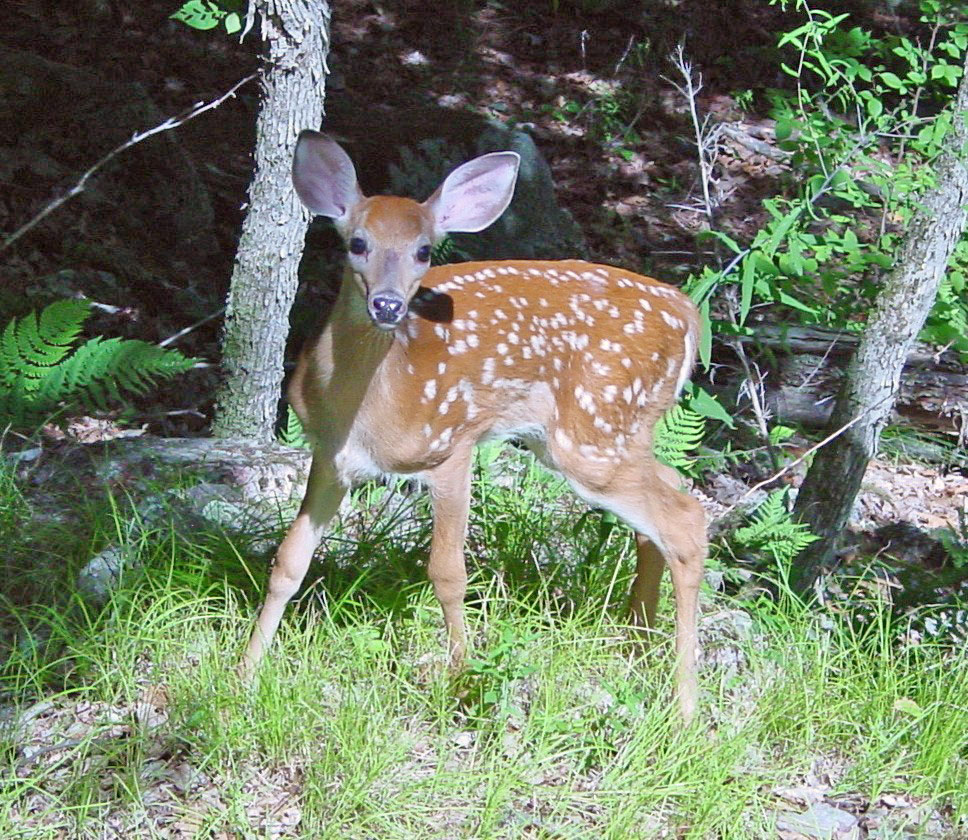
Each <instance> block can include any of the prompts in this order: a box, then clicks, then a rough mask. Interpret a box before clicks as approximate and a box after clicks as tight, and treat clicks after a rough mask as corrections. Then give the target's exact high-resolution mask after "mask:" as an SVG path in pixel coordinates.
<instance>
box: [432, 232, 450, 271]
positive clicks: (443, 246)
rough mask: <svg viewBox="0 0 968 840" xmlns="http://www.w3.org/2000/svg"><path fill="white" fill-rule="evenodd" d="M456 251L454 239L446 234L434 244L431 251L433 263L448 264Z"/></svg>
mask: <svg viewBox="0 0 968 840" xmlns="http://www.w3.org/2000/svg"><path fill="white" fill-rule="evenodd" d="M455 251H456V246H455V245H454V240H453V239H451V238H450V237H449V236H445V237H444V238H443V239H441V240H440V242H438V243H437V244H436V245H434V249H433V251H431V252H430V261H431V263H432V264H433V265H446V264H447V263H448V262H450V260H451V258H452V257H453V256H454V252H455Z"/></svg>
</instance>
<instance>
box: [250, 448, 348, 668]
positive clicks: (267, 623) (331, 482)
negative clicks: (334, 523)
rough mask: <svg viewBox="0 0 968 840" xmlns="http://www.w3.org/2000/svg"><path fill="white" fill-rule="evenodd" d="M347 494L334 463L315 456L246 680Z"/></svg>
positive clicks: (278, 557)
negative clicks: (337, 475)
mask: <svg viewBox="0 0 968 840" xmlns="http://www.w3.org/2000/svg"><path fill="white" fill-rule="evenodd" d="M345 493H346V487H345V486H343V484H341V483H340V481H339V480H338V478H337V477H336V473H335V471H334V469H333V466H332V462H331V461H330V460H329V459H321V458H319V457H317V456H314V457H313V464H312V467H311V468H310V471H309V483H308V485H307V487H306V495H305V497H304V498H303V502H302V505H301V507H300V509H299V515H298V516H297V517H296V519H295V521H293V523H292V525H291V526H290V528H289V531H288V533H287V534H286V538H285V539H284V540H283V541H282V544H281V545H280V546H279V551H278V552H277V553H276V559H275V562H274V564H273V568H272V574H271V575H270V576H269V592H268V594H267V595H266V600H265V604H264V605H263V607H262V611H261V612H260V613H259V619H258V621H257V622H256V626H255V629H254V630H253V631H252V636H251V638H250V639H249V644H248V647H247V648H246V650H245V655H244V657H243V659H242V665H241V672H242V676H243V678H245V679H248V678H250V677H251V676H252V674H253V673H254V672H255V669H256V666H257V665H258V664H259V661H260V660H261V659H262V656H263V654H264V653H265V651H266V648H268V647H269V644H270V643H271V642H272V637H273V636H274V635H275V634H276V629H277V628H278V627H279V622H280V620H281V619H282V613H283V611H284V610H285V608H286V604H287V603H288V602H289V599H290V598H292V596H293V595H295V594H296V590H298V589H299V585H300V584H301V583H302V581H303V578H304V577H305V576H306V570H307V569H308V568H309V561H310V560H311V559H312V556H313V552H314V551H315V550H316V546H318V545H319V541H320V539H322V536H323V532H324V531H325V529H326V526H327V524H328V523H329V520H330V519H331V518H332V517H333V514H335V513H336V511H337V510H338V509H339V503H340V501H342V499H343V496H344V495H345Z"/></svg>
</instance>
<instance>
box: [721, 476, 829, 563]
mask: <svg viewBox="0 0 968 840" xmlns="http://www.w3.org/2000/svg"><path fill="white" fill-rule="evenodd" d="M751 520H752V521H751V522H750V524H749V525H746V526H744V527H743V528H737V529H736V531H735V532H734V534H733V539H734V540H735V542H736V543H738V544H739V545H741V546H743V547H744V548H745V549H746V550H747V551H748V552H754V553H756V552H763V551H766V552H769V553H770V554H771V555H772V556H773V559H774V560H776V562H777V563H778V564H779V565H781V566H784V565H786V564H789V563H790V562H791V561H792V560H793V558H794V557H796V556H797V555H798V554H799V553H800V552H801V551H802V550H803V549H804V548H806V547H807V546H808V545H810V543H812V542H814V541H816V540H817V539H819V537H816V536H815V535H814V534H811V533H810V531H809V530H808V529H807V526H806V525H804V524H802V523H800V522H794V521H793V517H792V516H791V515H790V512H789V510H787V491H786V490H777V491H776V492H774V493H770V495H769V496H767V497H766V499H765V500H764V501H763V503H762V504H761V505H760V506H759V507H757V508H756V510H755V511H754V512H753V514H752V516H751Z"/></svg>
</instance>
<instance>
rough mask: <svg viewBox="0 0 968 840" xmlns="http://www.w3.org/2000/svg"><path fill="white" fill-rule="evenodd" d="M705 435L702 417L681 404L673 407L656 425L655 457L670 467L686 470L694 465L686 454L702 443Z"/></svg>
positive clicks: (693, 461) (704, 421) (704, 424)
mask: <svg viewBox="0 0 968 840" xmlns="http://www.w3.org/2000/svg"><path fill="white" fill-rule="evenodd" d="M705 433H706V420H705V418H704V417H702V416H701V415H700V414H697V413H696V412H695V411H693V410H692V409H691V408H687V407H686V406H684V405H682V404H677V405H674V406H673V407H672V408H671V409H670V410H669V411H667V412H666V413H665V415H664V416H663V417H662V418H661V419H660V420H659V422H658V423H656V426H655V442H654V444H653V450H654V451H655V457H656V458H657V459H658V460H660V461H661V462H662V463H663V464H668V465H669V466H670V467H675V468H676V469H680V470H688V469H689V468H690V467H691V466H692V465H693V464H694V463H695V458H692V457H690V456H689V454H688V453H690V452H693V451H694V450H695V449H696V448H697V447H698V446H699V444H700V443H702V439H703V436H704V435H705Z"/></svg>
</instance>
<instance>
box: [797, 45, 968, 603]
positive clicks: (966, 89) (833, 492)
mask: <svg viewBox="0 0 968 840" xmlns="http://www.w3.org/2000/svg"><path fill="white" fill-rule="evenodd" d="M953 107H954V119H953V125H952V129H951V132H950V133H949V135H948V137H947V139H946V143H945V147H944V151H943V153H942V155H941V157H940V159H939V162H938V165H937V168H936V176H937V185H936V186H935V187H934V189H932V190H931V191H930V192H929V193H928V194H927V195H925V196H924V198H923V200H922V202H921V203H920V205H919V206H918V208H917V210H916V212H915V214H914V217H913V218H912V220H911V223H910V227H909V229H908V231H907V233H906V235H905V237H904V242H903V243H902V246H901V251H900V253H899V254H898V258H897V260H898V261H897V265H896V266H895V268H894V270H893V271H892V272H891V274H890V275H889V277H888V279H887V282H886V284H885V286H884V288H883V289H882V290H881V292H880V294H879V295H878V297H877V300H876V302H875V304H874V309H873V311H872V313H871V316H870V319H869V320H868V323H867V329H866V330H865V331H864V335H863V338H862V339H861V342H860V345H859V346H858V348H857V352H856V354H855V355H854V358H853V360H852V361H851V363H850V366H849V367H848V369H847V375H846V377H845V380H844V384H843V386H842V387H841V390H840V393H839V394H838V396H837V403H836V405H835V407H834V411H833V415H832V417H831V419H830V424H829V428H830V429H831V431H833V430H836V429H839V428H841V427H843V426H845V425H847V424H848V423H851V422H853V425H852V426H851V427H850V428H849V429H847V431H845V432H844V433H843V434H841V435H840V437H838V438H836V439H835V440H834V441H832V442H831V443H830V444H828V445H827V446H825V447H824V448H823V449H821V450H820V451H819V452H818V453H817V455H816V457H815V458H814V461H813V463H812V464H811V466H810V469H809V471H808V472H807V476H806V478H805V479H804V482H803V486H802V487H801V488H800V493H799V495H798V496H797V501H796V505H795V507H794V516H795V517H796V518H797V519H798V520H799V521H801V522H804V523H806V524H807V525H808V526H809V527H810V530H811V531H812V532H813V533H814V534H816V535H817V536H819V537H820V539H819V540H817V541H816V542H814V543H812V544H811V545H809V546H808V547H807V548H806V549H804V551H803V552H801V554H800V555H799V556H798V557H797V558H796V560H795V561H794V565H793V568H792V569H791V572H790V584H791V586H792V587H793V589H794V591H796V592H799V593H800V594H801V595H804V594H806V593H808V592H809V591H810V589H811V588H812V586H813V583H814V581H815V580H816V578H817V575H818V574H819V573H820V570H821V568H822V567H823V566H824V565H826V564H828V563H829V562H830V561H831V559H832V558H833V555H834V551H835V549H836V544H837V539H838V537H839V536H840V535H841V533H842V532H843V530H844V528H845V527H846V525H847V520H848V518H849V516H850V511H851V508H852V507H853V505H854V499H855V498H856V496H857V492H858V490H860V485H861V480H862V479H863V477H864V472H865V471H866V469H867V463H868V461H869V460H870V459H871V458H872V457H873V456H874V454H875V453H876V452H877V446H878V442H879V440H880V435H881V432H882V431H883V429H884V426H885V425H886V424H887V420H888V417H889V416H890V413H891V409H892V408H893V406H894V401H895V399H896V398H897V393H898V387H899V382H900V376H901V368H902V367H903V365H904V360H905V359H906V357H907V355H908V353H909V352H910V350H911V347H912V345H913V344H914V341H915V339H916V338H917V336H918V333H919V332H920V331H921V328H922V327H923V326H924V321H925V319H926V318H927V316H928V313H929V311H930V310H931V306H932V305H933V303H934V299H935V296H936V295H937V292H938V286H939V285H940V283H941V280H942V279H943V277H944V273H945V270H946V267H947V264H948V260H949V258H950V257H951V254H952V252H953V251H954V248H955V245H956V244H957V242H958V239H959V238H960V236H961V235H962V233H963V232H964V229H965V221H966V203H968V124H966V119H968V62H966V70H965V72H964V74H963V75H962V78H961V84H960V86H959V88H958V93H957V96H956V97H955V102H954V106H953Z"/></svg>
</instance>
